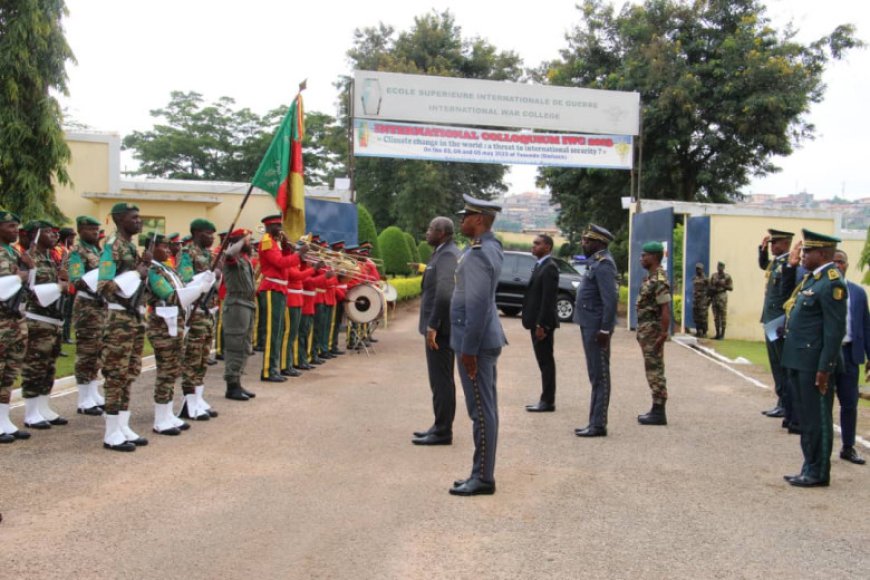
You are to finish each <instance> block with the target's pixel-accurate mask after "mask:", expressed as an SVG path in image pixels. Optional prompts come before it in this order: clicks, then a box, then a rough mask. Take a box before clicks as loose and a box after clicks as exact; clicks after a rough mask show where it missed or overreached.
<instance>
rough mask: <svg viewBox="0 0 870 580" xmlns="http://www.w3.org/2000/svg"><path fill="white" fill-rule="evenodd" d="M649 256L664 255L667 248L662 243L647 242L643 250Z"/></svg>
mask: <svg viewBox="0 0 870 580" xmlns="http://www.w3.org/2000/svg"><path fill="white" fill-rule="evenodd" d="M641 249H642V250H643V251H644V252H646V253H647V254H664V253H665V247H664V246H663V245H662V243H661V242H647V243H645V244H644V245H643V248H641Z"/></svg>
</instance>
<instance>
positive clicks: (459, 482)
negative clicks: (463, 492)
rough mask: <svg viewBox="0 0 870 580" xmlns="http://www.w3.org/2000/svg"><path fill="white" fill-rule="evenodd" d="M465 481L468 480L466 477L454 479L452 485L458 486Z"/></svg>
mask: <svg viewBox="0 0 870 580" xmlns="http://www.w3.org/2000/svg"><path fill="white" fill-rule="evenodd" d="M466 481H468V480H467V479H457V480H456V481H454V482H453V487H459V486H461V485H465V482H466Z"/></svg>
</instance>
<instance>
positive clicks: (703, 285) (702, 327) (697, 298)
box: [692, 274, 710, 336]
mask: <svg viewBox="0 0 870 580" xmlns="http://www.w3.org/2000/svg"><path fill="white" fill-rule="evenodd" d="M709 309H710V282H709V281H708V280H707V277H706V276H704V275H703V274H696V275H695V277H694V278H692V320H693V321H694V322H695V333H696V334H697V335H698V336H706V334H707V322H708V318H707V311H708V310H709Z"/></svg>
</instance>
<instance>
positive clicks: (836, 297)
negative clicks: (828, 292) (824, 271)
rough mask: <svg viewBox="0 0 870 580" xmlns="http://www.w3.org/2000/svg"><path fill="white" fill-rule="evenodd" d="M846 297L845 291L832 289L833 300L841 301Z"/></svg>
mask: <svg viewBox="0 0 870 580" xmlns="http://www.w3.org/2000/svg"><path fill="white" fill-rule="evenodd" d="M845 297H846V291H845V290H844V289H842V288H840V287H839V286H838V287H836V288H834V300H842V299H843V298H845Z"/></svg>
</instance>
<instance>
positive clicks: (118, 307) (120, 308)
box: [109, 302, 145, 315]
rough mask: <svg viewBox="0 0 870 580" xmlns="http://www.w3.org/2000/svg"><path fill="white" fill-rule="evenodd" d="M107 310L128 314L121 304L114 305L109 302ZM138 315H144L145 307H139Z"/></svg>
mask: <svg viewBox="0 0 870 580" xmlns="http://www.w3.org/2000/svg"><path fill="white" fill-rule="evenodd" d="M109 310H118V311H120V312H128V310H127V309H126V308H125V307H124V306H122V305H121V304H116V303H115V302H109ZM139 314H140V315H144V314H145V307H144V306H140V307H139Z"/></svg>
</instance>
